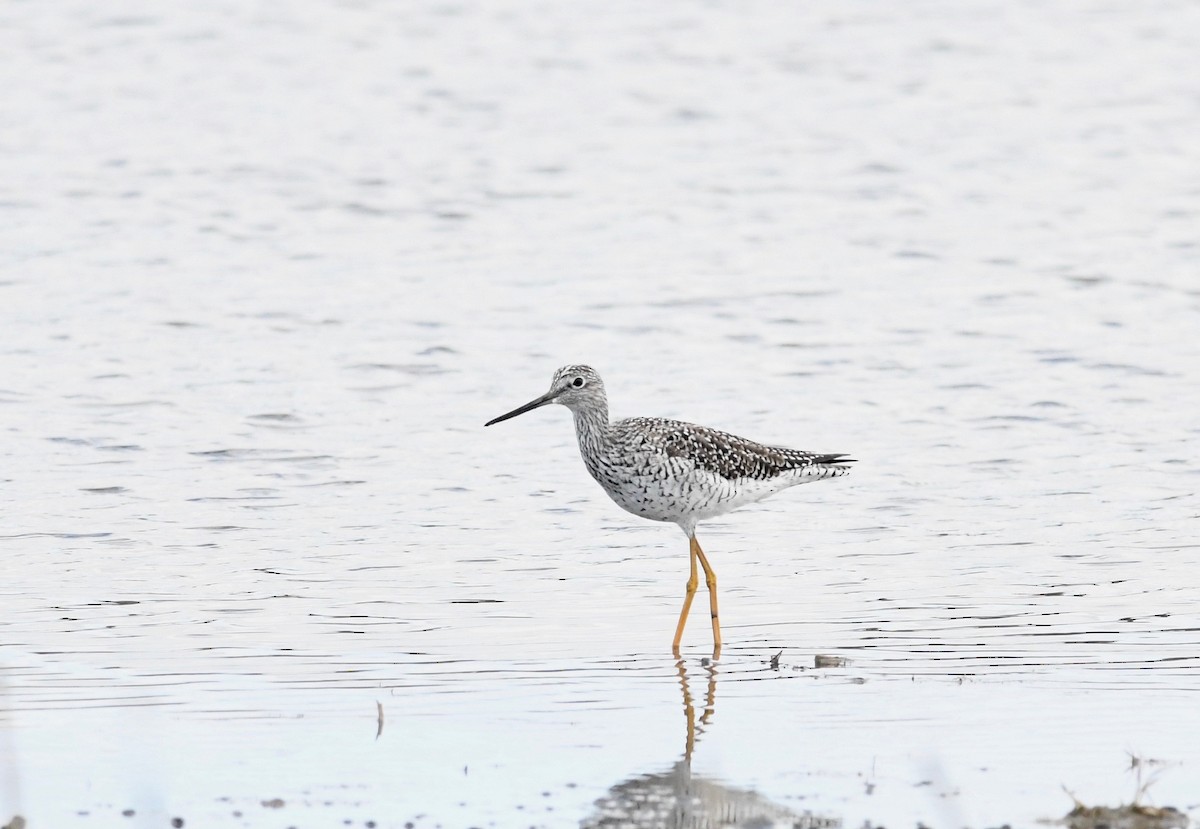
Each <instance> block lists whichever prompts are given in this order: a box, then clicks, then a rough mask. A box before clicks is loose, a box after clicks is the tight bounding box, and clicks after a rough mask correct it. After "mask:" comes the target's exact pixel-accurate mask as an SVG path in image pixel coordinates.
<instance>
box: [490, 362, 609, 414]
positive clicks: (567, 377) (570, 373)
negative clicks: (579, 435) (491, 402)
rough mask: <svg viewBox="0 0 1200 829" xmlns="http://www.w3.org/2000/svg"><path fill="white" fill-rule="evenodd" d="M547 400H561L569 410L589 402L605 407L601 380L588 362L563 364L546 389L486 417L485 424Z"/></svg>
mask: <svg viewBox="0 0 1200 829" xmlns="http://www.w3.org/2000/svg"><path fill="white" fill-rule="evenodd" d="M547 403H561V404H562V405H564V406H566V407H567V408H568V409H570V410H571V411H573V412H574V411H577V410H579V409H584V408H587V407H589V406H597V405H603V406H606V407H607V404H606V403H605V397H604V381H603V380H601V379H600V375H599V374H597V373H596V370H595V369H594V368H592V367H591V366H563V367H562V368H560V369H559V370H558V371H556V372H554V379H553V380H551V381H550V391H548V392H546V393H545V394H543V395H542V396H541V397H538V398H535V399H533V400H530V401H529V402H528V403H526V404H525V405H524V406H519V407H517V408H515V409H513V410H512V411H511V412H508V413H507V414H502V415H500V416H499V417H497V418H495V419H494V420H489V421H488V422H487V423H485V424H484V425H485V426H491V425H492V424H493V423H499V422H500V421H502V420H508V419H509V418H510V417H516V416H517V415H519V414H525V412H531V411H533V410H534V409H536V408H539V407H541V406H545V405H546V404H547Z"/></svg>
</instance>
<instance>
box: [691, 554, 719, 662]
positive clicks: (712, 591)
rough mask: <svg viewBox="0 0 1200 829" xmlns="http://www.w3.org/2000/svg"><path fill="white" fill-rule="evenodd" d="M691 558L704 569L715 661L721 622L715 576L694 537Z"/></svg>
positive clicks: (717, 654) (717, 652)
mask: <svg viewBox="0 0 1200 829" xmlns="http://www.w3.org/2000/svg"><path fill="white" fill-rule="evenodd" d="M692 558H693V560H694V559H696V558H699V559H700V566H701V567H703V568H704V582H705V584H707V585H708V606H709V607H710V608H711V609H712V625H713V659H716V658H717V657H719V656H720V655H721V620H720V618H719V614H718V613H717V574H716V573H715V572H713V568H712V567H711V566H709V563H708V559H707V558H706V557H705V555H704V551H703V550H701V549H700V542H699V541H697V540H696V539H695V538H694V537H693V538H692Z"/></svg>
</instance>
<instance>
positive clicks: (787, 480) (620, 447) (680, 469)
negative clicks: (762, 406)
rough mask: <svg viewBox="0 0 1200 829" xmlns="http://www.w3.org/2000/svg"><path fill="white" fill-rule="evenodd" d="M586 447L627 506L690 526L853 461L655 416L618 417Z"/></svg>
mask: <svg viewBox="0 0 1200 829" xmlns="http://www.w3.org/2000/svg"><path fill="white" fill-rule="evenodd" d="M581 450H583V453H584V461H585V462H586V463H587V466H588V471H589V472H591V474H592V476H593V477H594V478H595V479H596V480H597V481H598V482H599V483H600V485H601V486H603V487H604V489H605V490H606V491H607V492H608V494H609V495H610V496H611V497H612V498H613V500H614V501H616V502H617V503H618V504H619V505H620V506H622V507H624V508H625V509H627V510H629V511H630V512H632V513H634V514H637V515H642V516H644V517H646V518H651V519H654V520H657V521H674V522H676V523H683V524H687V523H693V524H694V522H695V521H698V520H701V519H704V518H709V517H712V516H715V515H721V514H724V513H726V512H729V511H730V510H733V509H736V508H737V507H739V506H741V505H743V504H747V503H751V502H754V501H758V500H760V499H762V498H765V497H766V496H767V495H770V494H772V493H774V492H778V491H780V490H782V489H786V488H788V487H791V486H795V485H797V484H802V483H808V482H810V481H817V480H821V479H822V478H832V477H837V476H840V475H845V474H847V473H848V472H849V471H850V467H849V464H850V463H852V462H853V461H852V460H851V459H849V458H847V457H846V456H845V455H840V454H821V453H817V452H804V451H800V450H796V449H787V448H784V447H779V446H768V445H766V444H762V443H758V442H756V441H752V440H748V439H746V438H743V437H739V436H737V435H733V434H730V433H728V432H722V431H720V430H718V429H711V428H708V427H706V426H698V425H696V424H694V423H686V422H684V421H679V420H667V419H664V418H654V417H631V418H626V419H624V420H618V421H616V422H614V423H612V424H611V426H610V427H609V431H608V439H607V440H606V441H605V443H604V445H603V446H601V447H597V450H598V451H593V452H591V453H589V451H588V450H587V449H585V448H584V447H582V446H581ZM589 454H591V455H592V457H589Z"/></svg>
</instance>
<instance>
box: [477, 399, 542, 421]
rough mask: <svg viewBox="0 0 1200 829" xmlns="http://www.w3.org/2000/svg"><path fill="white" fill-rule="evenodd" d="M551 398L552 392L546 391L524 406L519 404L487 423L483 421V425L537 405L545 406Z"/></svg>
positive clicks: (521, 412) (523, 411) (505, 418)
mask: <svg viewBox="0 0 1200 829" xmlns="http://www.w3.org/2000/svg"><path fill="white" fill-rule="evenodd" d="M553 399H554V392H546V394H543V395H542V396H541V397H539V398H538V399H537V400H530V401H529V402H528V403H526V404H525V405H524V406H520V407H518V408H516V409H513V410H512V411H511V412H509V413H508V414H502V415H500V416H499V417H497V418H494V419H493V420H489V421H488V422H487V423H485V424H483V425H484V426H491V425H492V424H493V423H499V422H500V421H501V420H508V419H509V418H510V417H516V416H517V415H519V414H525V413H526V412H531V411H533V410H534V409H536V408H537V407H538V406H545V405H546V404H547V403H549V402H550V401H552V400H553Z"/></svg>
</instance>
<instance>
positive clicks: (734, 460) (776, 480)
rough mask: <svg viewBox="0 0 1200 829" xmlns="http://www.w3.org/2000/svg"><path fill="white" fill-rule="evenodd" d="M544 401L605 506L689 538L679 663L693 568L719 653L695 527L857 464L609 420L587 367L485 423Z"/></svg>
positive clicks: (687, 426) (646, 422) (674, 425)
mask: <svg viewBox="0 0 1200 829" xmlns="http://www.w3.org/2000/svg"><path fill="white" fill-rule="evenodd" d="M547 403H561V404H562V405H564V406H566V407H567V408H568V409H570V410H571V414H573V415H574V416H575V434H576V436H577V437H578V438H579V453H580V454H581V455H583V462H584V464H585V465H586V466H587V469H588V472H590V473H591V474H592V477H593V478H595V479H596V481H597V482H598V483H599V484H600V486H602V487H604V491H605V492H607V493H608V495H609V497H610V498H612V499H613V500H614V501H616V502H617V504H618V505H619V506H620V507H621V508H623V509H625V510H628V511H629V512H632V513H633V514H634V515H640V516H642V517H643V518H649V519H650V520H652V521H670V522H672V523H675V524H678V525H679V528H680V529H682V530H683V531H684V532H685V533H686V534H687V537H688V540H689V551H690V557H691V576H690V577H689V578H688V582H687V593H686V594H685V596H684V599H683V609H682V610H681V611H680V613H679V624H678V625H677V626H676V628H675V641H674V643H673V644H672V646H671V648H672V650H673V651H674V652H675V654H676V655H678V654H679V642H680V640H681V639H682V638H683V628H684V626H685V625H686V624H687V617H688V611H689V610H691V607H692V598H693V597H694V596H695V595H696V588H697V586H698V584H699V581H698V579H697V577H696V562H697V561H699V562H700V566H701V567H703V568H704V580H705V582H706V583H707V584H708V601H709V605H710V607H711V608H712V629H713V654H714V656H716V655H719V654H720V652H721V624H720V621H719V619H718V615H717V574H716V573H714V572H713V569H712V567H711V566H710V565H709V563H708V558H707V557H706V556H705V555H704V551H703V550H702V549H700V542H698V541H697V540H696V524H697V523H698V522H700V521H703V520H704V519H706V518H713V517H715V516H718V515H724V514H725V513H727V512H730V511H731V510H735V509H737V508H738V507H740V506H742V505H743V504H751V503H754V502H755V501H761V500H762V499H763V498H766V497H767V496H768V495H771V494H772V493H775V492H779V491H780V490H781V489H787V488H788V487H791V486H796V485H797V484H806V483H809V482H811V481H819V480H821V479H822V478H835V477H838V476H839V475H845V474H847V473H849V472H850V467H849V464H851V463H853V462H854V459H853V458H848V457H846V456H845V455H842V454H833V455H830V454H822V453H819V452H801V451H799V450H796V449H784V448H782V447H779V446H765V445H763V444H761V443H755V442H754V441H752V440H746V439H745V438H740V437H738V436H737V435H731V434H729V433H727V432H720V431H717V430H716V429H709V428H707V427H705V426H697V425H695V424H693V423H684V422H682V421H679V420H665V419H663V418H658V417H629V418H625V419H624V420H617V421H611V422H610V421H609V419H608V397H607V396H606V395H605V393H604V381H603V380H601V379H600V375H599V374H597V373H596V371H595V369H593V368H591V367H590V366H564V367H563V368H560V369H559V370H558V371H556V372H555V373H554V379H553V380H551V381H550V391H548V392H546V393H545V394H543V395H542V396H541V397H538V398H536V399H534V400H531V401H529V402H528V403H526V404H525V405H524V406H521V407H519V408H516V409H513V410H512V411H511V412H509V413H507V414H502V415H500V417H497V418H495V419H494V420H489V421H488V422H487V423H486V424H484V425H485V426H491V425H492V424H493V423H499V422H500V421H502V420H508V419H509V418H510V417H516V416H517V415H519V414H524V413H525V412H528V411H532V410H533V409H536V408H538V407H539V406H545V405H546V404H547Z"/></svg>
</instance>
